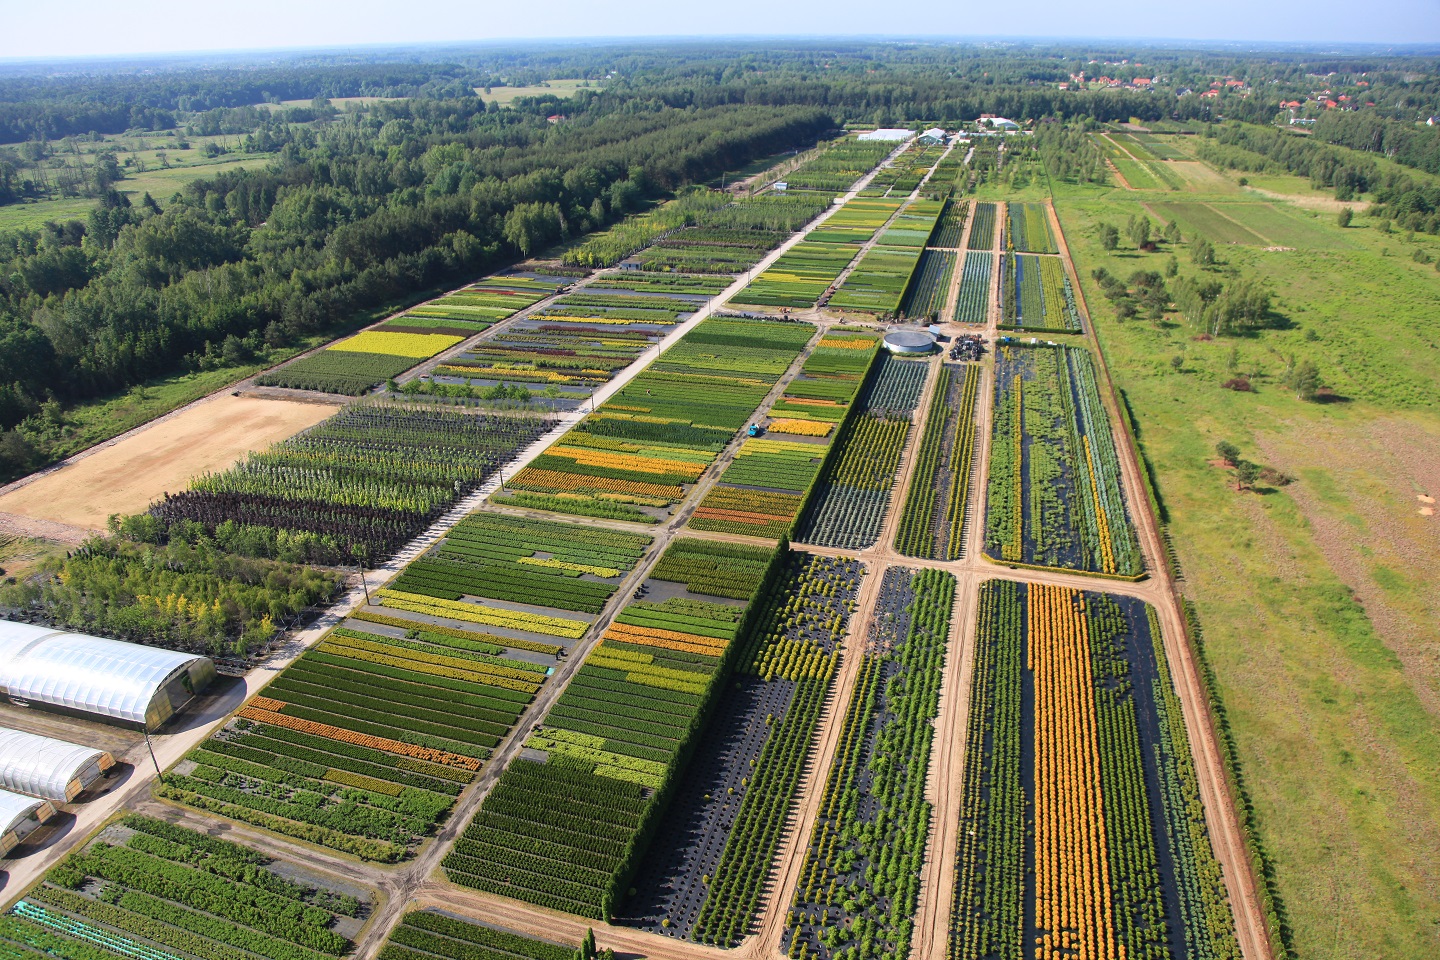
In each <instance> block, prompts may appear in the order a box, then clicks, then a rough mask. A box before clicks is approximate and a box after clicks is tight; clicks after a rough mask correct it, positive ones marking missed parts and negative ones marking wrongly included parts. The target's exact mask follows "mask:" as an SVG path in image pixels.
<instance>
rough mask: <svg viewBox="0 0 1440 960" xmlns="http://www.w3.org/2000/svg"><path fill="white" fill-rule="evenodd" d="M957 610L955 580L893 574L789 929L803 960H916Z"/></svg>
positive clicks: (791, 947)
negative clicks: (887, 959) (855, 954)
mask: <svg viewBox="0 0 1440 960" xmlns="http://www.w3.org/2000/svg"><path fill="white" fill-rule="evenodd" d="M954 598H955V578H954V576H953V575H951V574H949V573H945V572H943V571H940V570H923V571H918V572H917V571H912V570H907V569H904V568H902V567H891V568H890V569H889V570H886V571H885V577H884V579H883V581H882V583H881V587H880V595H879V596H878V597H877V599H876V608H875V612H874V614H873V615H872V617H871V620H870V623H869V634H868V637H867V642H866V648H865V656H864V658H863V659H862V660H861V662H860V671H859V676H858V677H857V679H856V682H855V689H854V692H853V693H852V695H851V699H850V706H849V707H848V708H847V709H846V711H845V716H844V721H843V723H842V725H841V733H840V743H839V745H838V746H837V747H836V751H835V757H834V760H833V761H832V762H831V766H830V772H829V774H828V776H827V777H826V780H825V790H824V792H823V793H822V794H821V797H820V811H819V813H818V815H817V816H816V819H815V826H814V828H813V829H812V832H811V834H810V843H809V847H808V848H807V850H806V854H805V860H804V864H803V866H802V867H801V870H800V879H799V882H798V883H797V884H796V887H795V895H794V899H793V901H792V903H791V906H790V912H789V915H788V918H787V923H786V928H785V934H784V940H783V941H782V946H783V947H784V948H785V949H786V950H787V952H788V954H789V956H791V957H796V958H799V957H818V958H822V960H831V958H834V957H837V956H842V955H844V956H848V955H849V949H850V947H851V946H852V945H859V944H869V945H871V948H872V949H873V950H875V951H877V952H878V953H879V954H882V955H883V954H887V953H888V954H891V955H893V956H897V957H905V956H909V953H910V940H911V929H912V925H913V923H914V916H915V908H916V904H917V902H918V898H919V891H920V874H921V865H922V864H923V862H924V860H925V848H926V845H927V843H928V840H929V835H930V814H931V808H930V803H929V802H928V801H927V800H926V799H925V779H926V771H927V768H928V767H929V762H930V750H931V741H932V739H933V737H934V733H935V731H934V727H933V724H934V721H935V716H936V714H937V713H938V712H939V707H940V681H941V677H942V676H943V675H944V667H945V651H946V647H947V645H948V641H949V634H950V609H951V606H952V605H953V603H954Z"/></svg>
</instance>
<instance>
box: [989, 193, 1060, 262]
mask: <svg viewBox="0 0 1440 960" xmlns="http://www.w3.org/2000/svg"><path fill="white" fill-rule="evenodd" d="M1005 236H1006V242H1005V243H1004V244H1002V245H1001V246H1002V248H1004V249H1006V250H1012V249H1013V250H1018V251H1020V252H1022V253H1058V252H1059V248H1058V247H1057V246H1056V245H1055V235H1054V234H1053V233H1051V232H1050V212H1049V208H1048V207H1047V206H1046V205H1045V204H1043V203H1007V204H1005Z"/></svg>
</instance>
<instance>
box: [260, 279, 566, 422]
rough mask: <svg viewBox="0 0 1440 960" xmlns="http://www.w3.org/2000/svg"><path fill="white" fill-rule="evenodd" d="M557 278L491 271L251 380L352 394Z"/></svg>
mask: <svg viewBox="0 0 1440 960" xmlns="http://www.w3.org/2000/svg"><path fill="white" fill-rule="evenodd" d="M562 284H563V281H559V280H555V279H554V278H548V279H545V280H541V279H537V278H534V277H525V276H508V277H493V278H490V279H488V280H483V281H481V282H479V283H476V284H473V285H471V286H469V287H466V288H464V289H463V290H458V291H456V292H454V293H451V294H448V295H446V296H444V297H441V298H439V299H438V300H432V301H430V302H429V303H426V304H424V305H422V306H419V307H414V308H412V309H410V310H407V311H406V312H405V313H404V314H402V315H401V316H400V317H397V318H392V319H390V320H387V321H386V322H384V323H382V324H379V325H377V326H375V327H373V328H371V329H369V330H364V331H361V332H360V333H358V334H356V335H355V336H353V337H350V338H348V339H346V340H340V341H338V342H336V343H333V344H331V345H330V346H328V347H326V348H325V349H324V350H321V351H320V352H319V353H314V354H311V355H310V356H308V357H302V358H301V359H299V360H296V361H294V362H292V363H287V364H286V365H285V366H283V367H281V368H279V369H278V370H272V371H271V372H269V373H266V374H262V375H260V376H259V377H256V378H255V383H256V385H257V386H262V387H289V388H291V389H296V390H318V391H320V392H322V393H338V394H344V395H346V396H351V397H358V396H359V395H361V394H362V393H365V392H366V391H368V390H370V389H371V388H372V387H376V386H379V385H380V384H381V383H384V382H385V381H386V380H388V379H391V378H392V377H397V376H399V375H400V374H402V373H404V372H405V371H406V370H409V369H410V368H411V367H413V366H415V365H416V364H417V363H419V362H420V361H422V360H428V359H429V358H430V357H433V356H435V355H436V354H437V353H442V352H443V351H445V350H448V349H450V348H451V347H453V346H455V344H457V343H460V342H461V341H462V340H464V339H465V338H466V337H469V336H473V335H474V334H477V333H480V332H481V331H483V330H485V329H486V328H487V327H489V326H490V325H491V324H493V323H496V322H498V321H500V320H504V319H506V318H507V317H510V316H512V315H514V314H515V313H517V312H519V311H520V310H523V309H525V308H526V307H529V306H532V305H534V304H536V303H538V302H539V301H541V300H543V299H545V298H546V297H549V296H553V295H554V293H555V292H556V290H558V289H559V287H560V286H561V285H562Z"/></svg>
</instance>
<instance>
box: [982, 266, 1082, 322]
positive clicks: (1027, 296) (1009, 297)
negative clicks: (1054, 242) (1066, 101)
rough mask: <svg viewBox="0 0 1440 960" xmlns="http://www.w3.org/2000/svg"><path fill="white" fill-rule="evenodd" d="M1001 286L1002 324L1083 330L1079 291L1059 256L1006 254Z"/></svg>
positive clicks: (1001, 273) (1001, 269)
mask: <svg viewBox="0 0 1440 960" xmlns="http://www.w3.org/2000/svg"><path fill="white" fill-rule="evenodd" d="M1000 290H1001V297H1000V326H1001V327H1002V328H1004V329H1007V330H1032V331H1042V330H1043V331H1054V332H1058V333H1079V332H1080V330H1081V323H1080V311H1079V310H1078V309H1077V308H1076V305H1075V293H1074V291H1073V290H1072V289H1071V287H1070V278H1069V277H1068V276H1066V274H1065V267H1064V266H1063V265H1062V264H1061V262H1060V261H1059V259H1057V258H1055V257H1041V256H1037V255H1035V254H1028V253H1020V254H1016V253H1007V254H1005V255H1004V256H1003V257H1001V258H1000Z"/></svg>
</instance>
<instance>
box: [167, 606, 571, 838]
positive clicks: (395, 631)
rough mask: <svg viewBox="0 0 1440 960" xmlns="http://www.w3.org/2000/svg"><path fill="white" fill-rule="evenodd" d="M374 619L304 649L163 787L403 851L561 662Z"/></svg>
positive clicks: (272, 821)
mask: <svg viewBox="0 0 1440 960" xmlns="http://www.w3.org/2000/svg"><path fill="white" fill-rule="evenodd" d="M373 619H374V620H378V621H380V622H379V623H376V622H373V620H372V618H371V616H369V615H367V614H365V613H362V614H360V616H359V617H357V618H355V619H352V620H351V621H349V622H350V623H353V624H355V626H353V627H352V626H341V627H337V628H335V629H333V630H331V631H330V632H329V633H328V634H327V635H326V636H325V638H324V639H323V640H321V642H320V643H319V644H317V645H316V646H314V647H312V648H311V649H309V650H307V651H305V653H304V654H302V655H301V656H300V658H299V659H298V660H296V661H295V662H294V663H292V664H291V665H290V666H289V667H287V668H286V669H285V670H284V671H283V672H282V673H281V674H280V676H279V677H277V678H276V679H275V680H274V681H272V682H271V683H270V684H269V685H268V686H266V687H265V688H264V690H263V691H262V693H261V694H259V695H257V696H254V697H251V698H250V700H249V701H248V702H247V703H246V705H245V706H244V707H243V708H241V710H240V711H239V713H238V714H237V715H236V716H235V717H234V718H233V719H231V720H230V721H229V722H228V723H227V724H225V726H223V727H222V728H221V729H220V730H219V731H218V732H216V734H215V735H214V736H212V737H211V738H210V739H208V740H206V741H204V742H203V743H202V744H201V745H200V746H199V747H197V748H196V749H195V750H193V751H191V752H190V754H189V755H188V756H187V757H186V760H185V762H184V763H182V764H181V766H180V767H179V768H177V770H176V771H175V772H172V773H171V774H170V775H169V776H167V777H166V780H165V782H164V783H163V784H161V785H158V786H157V787H156V788H155V792H156V795H157V796H160V797H165V798H167V799H169V800H173V801H175V802H177V803H183V804H186V805H188V806H191V807H195V808H197V809H200V810H204V811H207V812H209V813H213V814H216V815H219V816H222V817H227V818H229V819H231V820H237V821H240V822H242V823H247V824H251V825H252V826H257V827H261V828H263V829H266V830H270V831H272V832H275V833H279V834H282V835H284V836H287V837H293V838H295V839H297V840H302V841H305V842H307V843H314V844H317V845H320V846H324V847H330V848H332V849H335V850H340V851H343V852H346V853H350V854H353V855H355V856H358V857H361V858H362V859H366V860H376V861H380V862H384V863H393V862H395V861H398V860H401V859H403V858H405V857H406V856H407V855H408V854H409V853H411V852H412V851H413V850H414V849H415V847H416V846H417V845H418V844H420V843H421V842H423V840H424V839H425V838H426V837H427V836H428V835H430V833H431V832H432V831H433V830H434V828H435V826H436V824H437V823H439V822H440V821H441V820H443V819H444V817H445V815H446V814H447V813H448V812H449V810H450V808H451V807H452V806H454V804H455V799H456V797H457V796H459V794H460V792H461V791H462V790H463V789H464V788H465V785H466V784H468V783H470V781H471V780H473V779H474V777H475V774H476V772H477V771H479V770H480V768H481V766H482V765H483V763H484V761H485V758H487V757H488V756H489V755H490V753H491V752H492V751H493V750H494V749H495V747H497V746H498V745H499V744H500V742H501V741H502V740H503V739H504V738H505V737H506V735H507V734H508V733H509V731H510V729H511V728H512V727H513V726H514V725H515V722H516V720H517V719H518V718H519V716H520V714H521V713H522V712H524V710H525V708H526V707H527V706H528V705H529V704H530V701H531V700H533V699H534V697H535V693H536V691H538V690H539V689H540V686H541V684H543V683H544V682H545V679H546V677H547V676H548V675H549V673H550V668H549V667H547V666H545V665H544V664H543V663H536V662H533V661H534V659H537V658H531V659H525V658H523V656H522V655H519V654H517V653H515V652H514V650H513V649H512V648H511V643H510V641H508V640H507V639H505V638H502V637H496V636H494V635H489V634H484V633H479V632H471V631H466V630H457V629H455V628H453V627H443V626H437V625H433V624H422V623H417V622H415V621H413V620H407V619H404V618H391V617H386V616H383V615H382V616H378V617H374V618H373ZM385 621H389V622H388V623H387V622H385ZM527 647H528V645H527ZM550 649H551V650H554V649H558V647H551V648H550ZM397 707H398V708H400V709H397Z"/></svg>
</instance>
